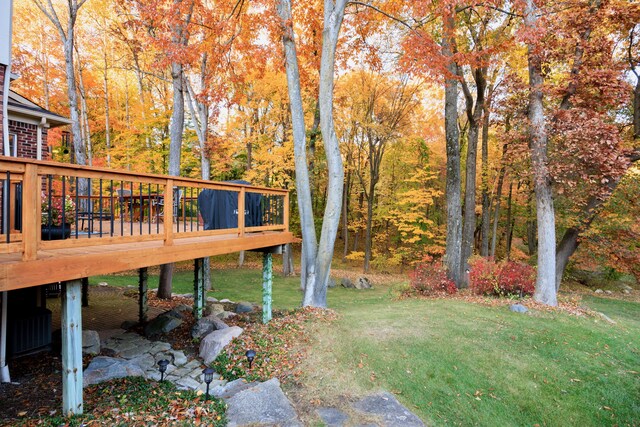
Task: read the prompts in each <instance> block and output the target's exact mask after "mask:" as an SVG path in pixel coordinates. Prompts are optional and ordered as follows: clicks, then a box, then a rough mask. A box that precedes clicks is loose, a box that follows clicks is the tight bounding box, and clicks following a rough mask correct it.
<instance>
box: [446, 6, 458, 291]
mask: <svg viewBox="0 0 640 427" xmlns="http://www.w3.org/2000/svg"><path fill="white" fill-rule="evenodd" d="M444 24H445V30H446V32H447V33H446V34H445V37H444V38H443V41H442V53H443V55H445V56H446V57H448V60H449V63H448V64H447V70H448V75H447V78H446V79H445V89H444V94H445V95H444V98H445V100H444V127H445V137H446V146H447V178H446V181H447V182H446V190H445V191H446V198H447V240H446V254H445V264H446V266H447V271H448V274H449V278H450V279H451V280H453V281H454V282H455V283H456V285H457V286H460V283H461V280H460V272H461V263H462V262H461V258H462V253H461V247H462V208H461V205H460V195H461V188H460V187H461V182H460V139H459V128H458V80H457V78H456V75H457V74H458V73H457V68H458V67H457V65H456V63H455V61H454V60H453V45H454V42H455V38H454V37H455V36H454V31H455V21H454V11H453V10H450V11H449V13H448V15H447V16H445V17H444Z"/></svg>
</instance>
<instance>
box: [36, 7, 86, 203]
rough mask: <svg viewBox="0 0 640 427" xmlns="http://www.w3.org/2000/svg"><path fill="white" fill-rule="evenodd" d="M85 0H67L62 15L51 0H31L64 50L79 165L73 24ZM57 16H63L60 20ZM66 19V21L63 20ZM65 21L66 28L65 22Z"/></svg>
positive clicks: (82, 148) (81, 144) (83, 185)
mask: <svg viewBox="0 0 640 427" xmlns="http://www.w3.org/2000/svg"><path fill="white" fill-rule="evenodd" d="M86 1H87V0H68V1H67V2H66V4H65V7H64V9H65V10H64V15H62V14H59V13H58V11H56V8H55V7H54V6H53V2H52V0H46V1H45V0H33V2H34V3H35V4H36V6H38V9H40V10H41V11H42V13H44V15H45V16H46V17H47V18H48V19H49V20H50V21H51V23H52V24H53V25H54V26H55V27H56V29H57V30H58V35H59V36H60V40H61V41H62V46H63V51H64V65H65V71H66V75H67V95H68V97H69V113H70V116H71V122H72V123H71V133H72V136H73V151H74V157H75V160H76V163H78V164H79V165H85V164H87V152H86V147H85V145H84V141H83V140H82V130H81V129H80V117H79V112H78V93H77V85H76V75H75V62H74V53H75V52H74V41H75V35H74V31H75V26H76V20H77V18H78V11H79V10H80V8H81V7H82V5H84V3H85V2H86ZM59 16H63V18H64V19H63V20H62V21H61V20H60V17H59ZM65 21H66V22H65ZM65 23H66V28H65V25H64V24H65ZM87 186H88V184H87V182H86V181H85V180H80V182H79V187H80V188H79V192H80V194H86V192H87Z"/></svg>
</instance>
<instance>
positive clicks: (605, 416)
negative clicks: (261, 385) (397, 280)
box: [303, 288, 640, 426]
mask: <svg viewBox="0 0 640 427" xmlns="http://www.w3.org/2000/svg"><path fill="white" fill-rule="evenodd" d="M391 295H392V292H391V291H390V288H387V289H384V288H378V289H376V290H374V291H373V292H369V293H357V298H353V299H346V298H344V299H340V300H339V301H336V304H335V307H336V308H337V309H338V311H339V312H340V314H341V316H340V318H339V319H338V321H336V322H335V324H334V325H333V327H331V328H318V330H317V334H318V339H317V341H316V345H317V347H316V348H314V352H315V353H317V354H322V357H321V358H315V359H314V360H313V363H312V364H313V365H315V367H314V366H309V367H308V370H309V376H308V377H307V379H306V380H308V381H310V382H314V381H315V384H313V387H319V388H322V387H323V384H324V387H326V388H328V389H331V388H333V386H332V385H331V384H328V383H333V382H337V383H340V384H341V385H342V386H343V387H344V388H343V389H342V392H345V391H346V392H348V391H349V390H355V392H358V390H368V391H371V390H376V389H386V390H390V391H392V392H394V393H396V394H397V395H398V398H399V399H400V400H401V401H403V403H404V404H405V405H407V407H408V408H410V409H411V410H414V411H415V412H416V413H417V414H418V415H419V416H420V417H421V418H423V419H424V420H425V421H428V423H430V424H435V425H445V424H454V425H535V424H539V425H558V426H561V425H637V424H638V422H640V401H639V400H638V396H640V373H639V372H638V371H639V369H638V367H639V366H640V327H638V324H637V323H633V322H632V321H631V319H633V318H634V316H635V318H636V319H637V317H638V313H640V305H639V304H637V303H624V302H618V301H613V300H605V301H599V299H598V300H596V301H594V302H593V303H594V304H600V305H601V309H602V311H604V312H606V310H608V313H607V315H611V316H612V317H614V318H624V319H627V321H626V322H625V323H624V326H623V325H620V324H619V325H609V324H606V323H605V322H602V321H601V320H599V319H596V318H587V317H576V316H571V315H567V314H563V313H546V312H545V313H532V314H530V315H521V314H517V313H512V312H510V311H508V309H507V308H506V307H486V306H482V305H477V304H470V303H467V302H464V301H460V300H451V299H436V300H393V299H392V298H390V296H391ZM618 303H620V305H618ZM320 379H321V381H320ZM304 381H305V380H303V382H304ZM350 383H354V384H355V385H356V387H352V386H350V385H349V384H350ZM335 391H336V390H333V392H335ZM338 391H340V390H338ZM319 394H320V395H322V392H320V393H319Z"/></svg>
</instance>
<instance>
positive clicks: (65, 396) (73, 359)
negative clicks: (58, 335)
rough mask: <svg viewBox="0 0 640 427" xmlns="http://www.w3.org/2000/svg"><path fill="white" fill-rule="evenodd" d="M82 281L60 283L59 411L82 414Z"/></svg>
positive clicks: (68, 413)
mask: <svg viewBox="0 0 640 427" xmlns="http://www.w3.org/2000/svg"><path fill="white" fill-rule="evenodd" d="M81 299H82V280H71V281H69V282H64V283H63V284H62V304H61V317H62V413H63V414H64V415H71V414H82V410H83V405H82V307H81Z"/></svg>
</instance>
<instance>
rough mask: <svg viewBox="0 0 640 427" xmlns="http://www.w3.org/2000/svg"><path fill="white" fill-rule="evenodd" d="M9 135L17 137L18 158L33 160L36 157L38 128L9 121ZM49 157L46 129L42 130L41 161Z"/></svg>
mask: <svg viewBox="0 0 640 427" xmlns="http://www.w3.org/2000/svg"><path fill="white" fill-rule="evenodd" d="M9 133H10V134H16V135H18V157H25V158H28V159H35V158H37V156H38V126H36V125H33V124H30V123H23V122H18V121H15V120H9ZM48 157H49V150H48V149H47V129H46V128H43V129H42V159H43V160H46V159H47V158H48Z"/></svg>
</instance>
